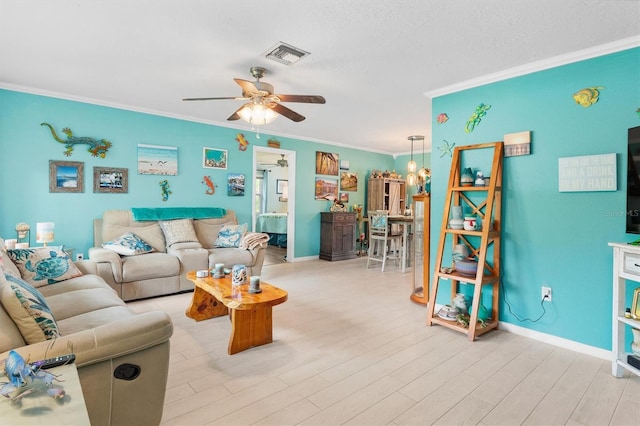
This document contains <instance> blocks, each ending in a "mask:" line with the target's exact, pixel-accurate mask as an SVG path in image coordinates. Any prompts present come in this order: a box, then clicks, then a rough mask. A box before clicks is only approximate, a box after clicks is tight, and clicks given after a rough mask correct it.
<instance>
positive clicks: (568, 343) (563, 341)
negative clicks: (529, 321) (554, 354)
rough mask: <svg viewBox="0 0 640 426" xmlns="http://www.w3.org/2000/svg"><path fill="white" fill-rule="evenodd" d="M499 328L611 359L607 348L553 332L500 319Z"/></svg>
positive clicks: (575, 350) (607, 359)
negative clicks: (552, 333)
mask: <svg viewBox="0 0 640 426" xmlns="http://www.w3.org/2000/svg"><path fill="white" fill-rule="evenodd" d="M499 328H500V329H501V330H504V331H508V332H509V333H513V334H517V335H519V336H524V337H528V338H530V339H534V340H538V341H540V342H544V343H549V344H550V345H554V346H558V347H561V348H564V349H569V350H572V351H574V352H579V353H582V354H586V355H590V356H593V357H596V358H600V359H604V360H606V361H611V357H612V356H613V355H612V354H611V351H608V350H606V349H602V348H597V347H595V346H589V345H585V344H584V343H579V342H576V341H574V340H569V339H564V338H562V337H558V336H553V335H551V334H546V333H541V332H539V331H535V330H531V329H528V328H524V327H520V326H517V325H515V324H510V323H507V322H502V321H500V326H499Z"/></svg>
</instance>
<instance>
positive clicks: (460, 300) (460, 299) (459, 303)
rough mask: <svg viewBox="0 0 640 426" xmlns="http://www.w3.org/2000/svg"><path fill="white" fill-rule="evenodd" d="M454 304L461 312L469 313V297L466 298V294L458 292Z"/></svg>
mask: <svg viewBox="0 0 640 426" xmlns="http://www.w3.org/2000/svg"><path fill="white" fill-rule="evenodd" d="M452 303H453V306H454V307H456V308H458V311H459V312H460V313H461V314H466V313H467V309H468V307H467V299H465V297H464V294H462V293H456V296H455V297H454V298H453V302H452Z"/></svg>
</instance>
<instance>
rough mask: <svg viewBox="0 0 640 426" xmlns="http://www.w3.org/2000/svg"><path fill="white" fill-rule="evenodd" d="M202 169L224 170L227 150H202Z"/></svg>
mask: <svg viewBox="0 0 640 426" xmlns="http://www.w3.org/2000/svg"><path fill="white" fill-rule="evenodd" d="M202 167H204V168H205V169H226V168H227V150H226V149H217V148H206V147H205V148H203V149H202Z"/></svg>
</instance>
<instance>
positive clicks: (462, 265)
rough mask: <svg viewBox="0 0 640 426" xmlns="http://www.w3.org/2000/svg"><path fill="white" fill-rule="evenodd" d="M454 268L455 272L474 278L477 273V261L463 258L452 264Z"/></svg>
mask: <svg viewBox="0 0 640 426" xmlns="http://www.w3.org/2000/svg"><path fill="white" fill-rule="evenodd" d="M453 263H454V265H455V268H456V272H458V273H459V274H462V275H467V276H475V275H476V272H477V271H478V261H476V260H475V259H471V258H465V259H462V260H456V261H455V262H453Z"/></svg>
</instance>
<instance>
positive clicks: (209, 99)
mask: <svg viewBox="0 0 640 426" xmlns="http://www.w3.org/2000/svg"><path fill="white" fill-rule="evenodd" d="M221 99H235V100H242V99H246V98H239V97H237V96H235V97H234V96H229V97H222V98H184V99H182V100H183V101H217V100H221Z"/></svg>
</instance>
